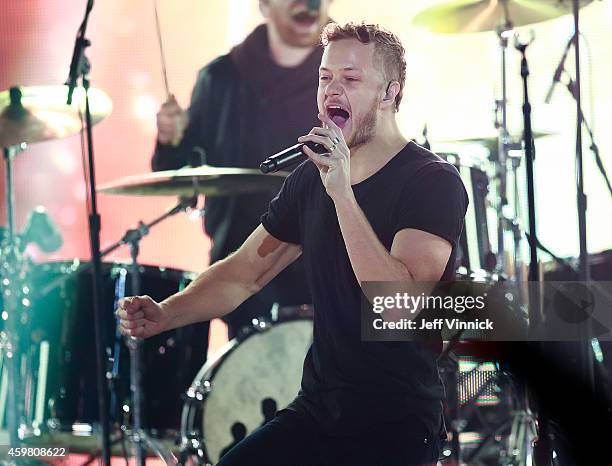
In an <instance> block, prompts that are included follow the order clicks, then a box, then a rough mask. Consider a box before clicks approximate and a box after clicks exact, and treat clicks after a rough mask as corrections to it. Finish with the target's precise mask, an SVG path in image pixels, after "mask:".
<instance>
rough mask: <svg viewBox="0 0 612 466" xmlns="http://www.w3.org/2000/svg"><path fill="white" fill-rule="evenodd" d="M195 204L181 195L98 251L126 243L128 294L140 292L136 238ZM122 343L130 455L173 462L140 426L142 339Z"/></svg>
mask: <svg viewBox="0 0 612 466" xmlns="http://www.w3.org/2000/svg"><path fill="white" fill-rule="evenodd" d="M196 203H197V196H194V197H191V198H182V199H180V201H179V203H178V204H177V205H176V206H174V207H172V208H171V209H169V210H168V211H167V212H165V213H164V214H162V215H161V216H159V217H158V218H156V219H154V220H153V221H151V222H149V223H148V224H145V223H143V222H142V221H141V222H139V223H138V226H137V227H136V228H134V229H129V230H127V231H126V233H125V234H124V236H123V238H121V239H120V240H119V241H118V242H117V243H115V244H113V245H111V246H109V247H108V248H106V249H105V250H104V251H101V256H105V255H107V254H109V253H111V252H113V251H114V250H116V249H118V248H119V247H121V246H123V245H128V244H129V246H130V256H131V264H130V272H131V286H132V288H131V293H132V294H133V295H135V296H137V295H139V294H140V292H141V283H140V269H139V264H138V254H139V249H140V241H141V240H142V239H143V238H144V237H145V236H146V235H148V234H149V231H150V229H151V228H152V227H154V226H155V225H157V224H159V223H160V222H162V221H163V220H165V219H166V218H169V217H171V216H173V215H175V214H177V213H179V212H182V211H183V210H185V209H187V208H190V207H193V206H194V205H196ZM125 340H126V344H127V347H128V350H129V356H130V393H131V395H132V431H131V436H130V440H131V442H132V443H133V446H134V455H135V460H136V464H137V465H138V466H144V464H145V457H144V454H145V452H144V447H148V448H149V449H151V451H153V453H155V454H156V455H157V456H158V457H159V458H160V459H161V460H162V461H163V462H164V463H165V464H167V465H168V464H173V463H175V462H176V458H175V457H174V455H173V454H172V453H171V452H170V451H168V450H167V449H166V448H165V447H163V446H162V445H161V443H159V442H158V441H157V440H155V439H153V438H151V437H150V436H149V435H148V434H147V433H146V432H145V430H144V428H143V416H144V411H143V395H144V391H143V388H142V386H143V385H142V375H143V371H142V367H141V365H142V339H140V338H135V337H126V338H125Z"/></svg>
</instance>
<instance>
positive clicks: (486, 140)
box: [436, 131, 557, 147]
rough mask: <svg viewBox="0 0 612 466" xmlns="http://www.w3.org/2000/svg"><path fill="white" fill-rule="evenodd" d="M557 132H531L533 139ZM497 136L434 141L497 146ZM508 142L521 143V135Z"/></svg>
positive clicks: (511, 138) (512, 137) (511, 137)
mask: <svg viewBox="0 0 612 466" xmlns="http://www.w3.org/2000/svg"><path fill="white" fill-rule="evenodd" d="M555 134H557V133H553V132H551V131H534V132H533V138H534V139H538V138H543V137H546V136H553V135H555ZM497 138H498V135H497V134H490V135H487V136H473V137H465V138H459V139H453V140H450V139H443V140H436V142H444V143H453V144H454V143H458V144H481V145H483V146H487V147H490V146H497ZM509 139H510V144H511V145H513V144H519V145H520V144H521V142H522V140H523V139H522V136H520V135H516V136H510V138H509Z"/></svg>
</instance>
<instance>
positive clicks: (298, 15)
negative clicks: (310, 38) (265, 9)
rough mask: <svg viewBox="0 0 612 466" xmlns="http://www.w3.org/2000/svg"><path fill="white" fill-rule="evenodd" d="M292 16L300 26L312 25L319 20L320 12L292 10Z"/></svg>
mask: <svg viewBox="0 0 612 466" xmlns="http://www.w3.org/2000/svg"><path fill="white" fill-rule="evenodd" d="M291 18H292V19H293V21H295V22H296V23H297V24H299V25H300V26H312V25H313V24H315V23H316V22H317V21H318V20H319V12H318V11H310V10H304V9H299V10H295V11H294V12H292V14H291Z"/></svg>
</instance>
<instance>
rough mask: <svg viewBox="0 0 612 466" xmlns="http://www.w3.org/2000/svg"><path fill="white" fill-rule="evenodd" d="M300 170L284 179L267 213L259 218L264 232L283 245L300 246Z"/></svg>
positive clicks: (297, 169)
mask: <svg viewBox="0 0 612 466" xmlns="http://www.w3.org/2000/svg"><path fill="white" fill-rule="evenodd" d="M301 168H303V167H298V168H296V169H295V170H294V171H293V172H292V173H291V174H290V175H289V176H288V177H287V178H286V179H285V182H284V183H283V186H282V187H281V190H280V191H279V193H278V194H277V195H276V197H275V198H274V199H272V200H271V201H270V204H269V206H268V211H267V212H266V213H265V214H263V215H262V216H261V224H262V225H263V227H264V228H265V229H266V231H267V232H268V233H270V234H271V235H272V236H274V237H275V238H276V239H279V240H281V241H283V242H285V243H293V244H300V228H299V215H298V209H299V203H298V201H299V189H300V183H299V181H300V175H301V173H302V171H303V170H301Z"/></svg>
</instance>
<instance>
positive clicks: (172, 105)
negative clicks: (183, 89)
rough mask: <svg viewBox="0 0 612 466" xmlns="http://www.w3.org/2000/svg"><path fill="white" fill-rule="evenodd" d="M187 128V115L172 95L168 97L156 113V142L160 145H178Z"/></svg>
mask: <svg viewBox="0 0 612 466" xmlns="http://www.w3.org/2000/svg"><path fill="white" fill-rule="evenodd" d="M186 126H187V113H186V112H185V111H184V110H183V109H182V108H181V107H180V105H179V104H178V102H177V101H176V98H175V97H174V95H170V97H168V100H167V101H166V102H164V103H163V105H162V106H161V108H160V109H159V112H157V140H158V141H159V142H160V143H161V144H173V145H175V146H176V145H178V143H179V142H180V141H181V139H182V137H183V132H184V131H185V127H186Z"/></svg>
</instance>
